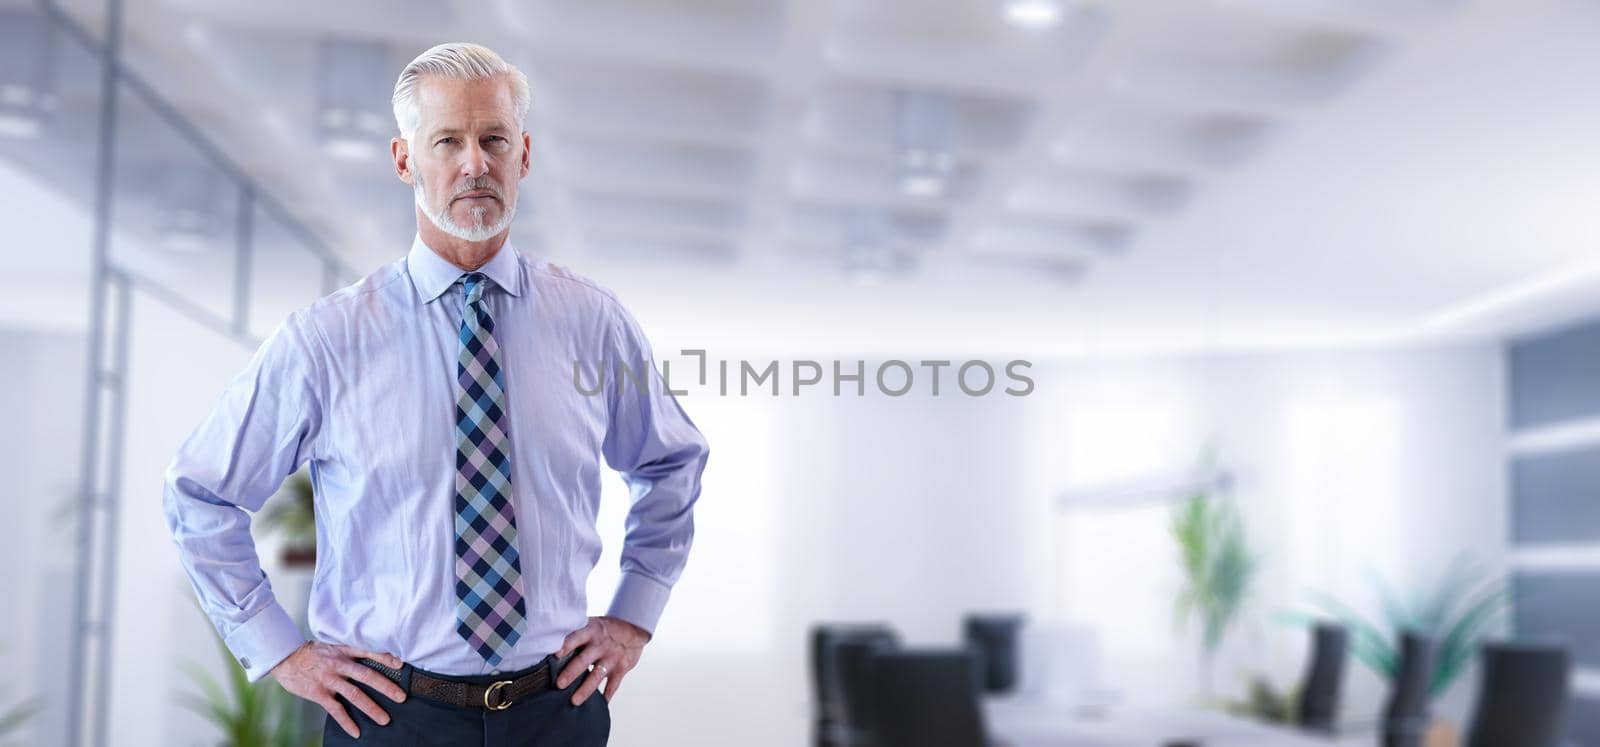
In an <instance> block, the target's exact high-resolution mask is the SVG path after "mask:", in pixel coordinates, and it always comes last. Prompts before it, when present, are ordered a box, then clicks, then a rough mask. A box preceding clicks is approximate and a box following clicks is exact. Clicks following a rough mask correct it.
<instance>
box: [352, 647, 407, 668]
mask: <svg viewBox="0 0 1600 747" xmlns="http://www.w3.org/2000/svg"><path fill="white" fill-rule="evenodd" d="M339 650H340V651H341V652H343V653H345V654H348V655H349V656H350V657H351V658H355V659H362V658H365V659H371V660H373V661H375V662H378V663H379V664H382V665H384V666H386V667H388V668H390V669H399V668H400V667H401V666H403V665H404V664H405V662H402V661H400V657H398V656H395V655H394V654H380V653H377V652H376V651H368V650H366V649H364V648H356V647H355V646H340V647H339Z"/></svg>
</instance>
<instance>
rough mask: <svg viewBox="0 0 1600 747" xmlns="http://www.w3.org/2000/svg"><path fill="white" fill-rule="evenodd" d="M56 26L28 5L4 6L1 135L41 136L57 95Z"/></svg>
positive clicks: (0, 14) (1, 23)
mask: <svg viewBox="0 0 1600 747" xmlns="http://www.w3.org/2000/svg"><path fill="white" fill-rule="evenodd" d="M55 56H56V55H55V29H54V28H53V27H52V26H51V25H50V24H49V22H48V21H47V20H46V19H45V18H44V16H42V15H40V14H39V13H37V12H35V11H32V10H27V9H3V10H0V136H3V137H13V138H33V137H38V136H39V134H40V133H42V132H43V131H44V130H45V127H46V126H47V125H48V124H49V123H50V121H51V119H52V117H53V115H54V114H55V112H56V109H57V108H59V105H60V100H59V98H58V97H57V96H56V93H55V91H56V76H55V67H54V60H55Z"/></svg>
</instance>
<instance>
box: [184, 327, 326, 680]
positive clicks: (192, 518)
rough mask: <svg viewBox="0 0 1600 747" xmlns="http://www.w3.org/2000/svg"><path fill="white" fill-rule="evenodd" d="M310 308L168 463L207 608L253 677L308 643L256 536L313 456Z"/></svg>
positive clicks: (265, 348)
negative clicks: (255, 524)
mask: <svg viewBox="0 0 1600 747" xmlns="http://www.w3.org/2000/svg"><path fill="white" fill-rule="evenodd" d="M303 314H304V312H296V313H295V314H294V315H292V316H290V317H289V318H288V319H287V320H285V321H284V322H283V324H281V325H279V327H278V329H277V330H276V331H274V332H273V333H272V336H271V337H269V338H267V340H266V341H265V342H264V343H262V345H261V347H260V348H259V349H258V350H256V353H255V356H254V357H253V358H252V359H251V361H250V364H249V365H248V366H247V367H246V368H245V369H244V371H242V372H240V373H239V374H238V375H237V376H235V377H234V379H233V381H231V382H230V383H229V384H228V386H227V388H226V389H225V390H224V391H223V393H222V395H221V397H219V398H218V400H217V403H216V406H215V407H214V408H213V409H212V411H211V414H210V415H208V416H207V417H206V418H205V420H203V421H202V422H201V423H200V425H199V426H198V427H197V428H196V429H195V430H194V432H193V433H191V434H190V435H189V437H188V438H187V439H186V440H185V441H184V442H183V444H182V445H181V446H180V447H179V448H178V453H177V456H175V457H174V458H173V460H172V463H171V464H170V465H169V466H168V467H167V471H166V482H165V486H164V489H163V498H162V508H163V513H164V514H165V518H166V523H167V528H168V530H170V531H171V533H172V539H173V541H174V542H175V543H176V544H177V546H178V555H179V557H180V558H181V560H182V561H183V566H184V570H185V571H187V572H188V574H189V580H190V581H191V582H192V583H193V584H194V588H195V592H196V594H197V595H198V596H199V600H200V607H201V609H202V610H204V611H205V613H206V615H207V616H209V617H210V618H211V622H212V624H214V625H215V626H216V628H217V632H218V633H220V634H221V635H222V639H223V642H224V643H225V644H226V645H227V646H228V649H229V650H230V651H232V652H233V655H234V656H235V657H236V658H237V659H238V660H239V664H240V666H242V667H244V670H245V674H246V676H247V677H248V679H249V680H250V681H251V682H254V681H256V680H259V679H261V677H262V676H264V675H265V674H266V673H267V672H268V671H269V670H271V669H272V668H273V667H275V666H277V665H278V663H279V662H281V661H283V659H284V658H285V657H287V656H288V655H289V654H291V653H293V652H294V650H295V649H296V648H299V647H300V645H301V644H303V643H305V637H304V636H303V635H302V634H301V632H300V628H299V627H298V626H297V625H296V624H295V623H294V621H293V620H292V619H290V617H289V614H288V612H287V611H286V610H285V609H284V608H283V606H282V605H281V604H279V603H278V601H277V598H276V597H275V596H273V593H272V584H271V583H269V582H268V580H267V576H266V573H265V572H264V571H263V570H262V569H261V560H260V557H259V556H258V555H257V554H256V547H255V541H254V540H253V539H252V538H251V536H250V519H251V512H255V511H259V510H260V509H261V507H262V504H264V503H265V502H266V500H267V498H268V497H270V496H271V495H272V494H274V493H276V492H277V491H278V488H279V487H280V486H281V485H282V484H283V481H284V479H285V478H287V477H288V476H289V475H290V474H292V473H293V472H294V471H295V470H297V469H299V468H300V466H301V465H302V464H304V463H305V462H306V461H307V460H308V459H309V458H310V456H311V452H312V450H313V448H314V446H315V444H316V442H317V438H318V434H319V432H320V431H321V428H322V412H323V411H322V403H321V401H320V400H319V398H318V395H317V390H316V378H315V377H314V376H313V373H314V369H313V367H314V363H315V361H314V360H313V359H312V358H311V352H312V347H311V346H310V344H309V340H308V339H307V335H306V327H305V325H307V324H309V321H307V320H305V319H304V317H303Z"/></svg>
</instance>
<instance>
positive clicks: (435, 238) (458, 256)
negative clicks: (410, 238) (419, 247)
mask: <svg viewBox="0 0 1600 747" xmlns="http://www.w3.org/2000/svg"><path fill="white" fill-rule="evenodd" d="M417 235H418V236H421V237H422V243H424V244H427V245H428V248H429V249H432V250H433V253H434V254H437V255H439V256H440V257H443V258H444V260H445V261H446V262H449V263H450V264H453V265H455V266H456V267H459V268H461V269H462V270H464V271H467V272H472V271H474V270H477V269H478V268H480V267H483V266H484V265H486V264H489V260H491V259H494V255H495V254H497V253H499V251H500V247H502V246H505V243H506V237H508V236H510V235H511V228H510V227H509V226H508V227H507V228H506V230H504V231H501V232H500V233H497V234H495V235H493V236H490V237H489V238H488V239H485V240H483V241H467V240H466V239H462V238H459V237H456V236H452V235H450V234H448V233H445V232H444V231H441V230H439V227H438V226H436V225H434V224H433V221H432V220H430V219H429V218H428V216H426V215H423V214H422V211H421V210H420V209H419V210H418V211H417Z"/></svg>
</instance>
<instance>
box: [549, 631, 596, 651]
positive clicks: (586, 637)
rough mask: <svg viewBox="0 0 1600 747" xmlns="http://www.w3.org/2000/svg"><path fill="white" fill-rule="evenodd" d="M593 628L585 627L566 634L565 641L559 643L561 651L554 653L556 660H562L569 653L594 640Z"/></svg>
mask: <svg viewBox="0 0 1600 747" xmlns="http://www.w3.org/2000/svg"><path fill="white" fill-rule="evenodd" d="M594 635H595V631H594V628H592V627H590V626H588V625H585V626H583V627H581V628H578V629H577V630H574V631H572V632H571V633H568V634H567V638H566V640H564V641H562V642H561V650H560V651H557V652H556V658H558V659H559V658H563V657H565V656H566V655H567V652H569V651H576V650H578V648H579V647H580V646H583V645H584V644H586V643H588V642H589V641H590V640H592V639H593V638H594Z"/></svg>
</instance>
